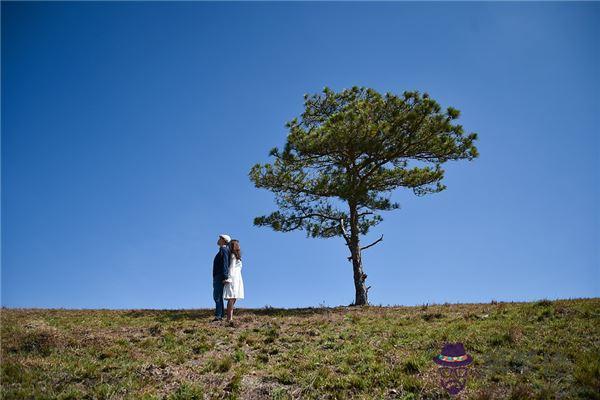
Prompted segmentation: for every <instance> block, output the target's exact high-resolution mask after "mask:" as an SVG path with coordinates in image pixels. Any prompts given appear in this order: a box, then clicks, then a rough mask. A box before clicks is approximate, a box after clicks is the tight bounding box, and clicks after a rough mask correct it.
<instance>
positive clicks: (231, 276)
mask: <svg viewBox="0 0 600 400" xmlns="http://www.w3.org/2000/svg"><path fill="white" fill-rule="evenodd" d="M217 246H219V252H218V253H217V255H216V256H215V259H214V261H213V298H214V300H215V318H214V319H213V321H222V320H223V314H224V312H225V310H224V308H225V304H224V302H223V298H225V299H227V322H229V323H230V324H233V305H234V304H235V301H236V300H237V299H243V298H244V281H243V280H242V251H241V249H240V242H239V241H237V240H235V239H233V240H232V239H231V237H230V236H229V235H225V234H222V235H219V240H217Z"/></svg>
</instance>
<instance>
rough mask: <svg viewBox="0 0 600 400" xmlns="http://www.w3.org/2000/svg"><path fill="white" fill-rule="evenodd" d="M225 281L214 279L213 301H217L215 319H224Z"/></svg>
mask: <svg viewBox="0 0 600 400" xmlns="http://www.w3.org/2000/svg"><path fill="white" fill-rule="evenodd" d="M223 279H225V278H218V279H213V299H214V300H215V318H223V316H224V314H225V304H224V303H223Z"/></svg>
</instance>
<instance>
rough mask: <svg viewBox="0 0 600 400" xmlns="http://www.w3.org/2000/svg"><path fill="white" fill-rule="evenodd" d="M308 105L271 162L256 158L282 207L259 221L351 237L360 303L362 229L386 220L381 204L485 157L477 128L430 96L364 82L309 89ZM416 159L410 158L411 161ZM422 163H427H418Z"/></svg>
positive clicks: (429, 186)
mask: <svg viewBox="0 0 600 400" xmlns="http://www.w3.org/2000/svg"><path fill="white" fill-rule="evenodd" d="M304 108H305V110H304V112H303V113H302V114H301V116H300V118H294V119H293V120H291V121H290V122H288V123H286V125H285V126H286V128H288V129H289V133H288V136H287V141H286V143H285V146H284V147H283V149H282V150H279V149H278V148H277V147H275V148H273V149H272V150H271V151H270V153H269V155H270V156H272V157H274V161H273V163H271V164H264V165H261V164H256V165H254V166H253V167H252V169H251V170H250V173H249V176H250V179H251V180H252V182H253V183H254V185H255V186H256V187H257V188H265V189H268V190H270V191H272V192H273V193H274V194H275V199H276V204H277V206H278V210H277V211H274V212H272V213H271V214H269V215H266V216H260V217H256V218H255V219H254V224H255V225H257V226H270V227H271V228H272V229H274V230H275V231H281V232H289V231H293V230H297V229H303V230H305V231H306V233H307V236H309V237H322V238H329V237H334V236H341V237H343V239H344V241H345V243H346V246H348V249H349V251H350V256H349V257H348V260H350V261H351V262H352V267H353V273H354V286H355V301H354V305H365V304H368V290H369V288H370V287H367V286H366V278H367V275H366V274H365V273H364V271H363V265H362V260H361V253H362V251H363V250H365V249H367V248H369V247H372V246H374V245H375V244H377V243H379V242H381V241H382V240H383V236H381V237H380V238H379V239H378V240H376V241H374V242H373V243H371V244H369V245H366V246H364V247H361V236H364V235H366V234H367V233H368V232H369V229H370V228H371V227H373V226H375V225H377V224H378V223H379V222H381V221H382V217H381V216H380V215H379V213H380V212H381V211H389V210H394V209H397V208H399V207H400V205H399V204H398V203H393V202H391V200H390V195H391V193H392V191H393V190H395V189H397V188H399V187H405V188H410V189H412V190H413V192H414V194H415V195H417V196H423V195H426V194H430V193H436V192H440V191H442V190H444V189H445V188H446V186H445V185H444V184H442V183H441V181H442V179H443V177H444V170H443V169H442V168H441V165H442V164H443V163H444V162H446V161H449V160H460V159H467V160H473V159H474V158H476V157H478V152H477V148H476V147H475V146H474V144H473V142H474V141H475V140H476V139H477V133H470V134H468V135H465V134H464V131H463V127H462V126H461V125H459V124H453V120H456V119H457V118H458V117H459V115H460V112H459V110H457V109H455V108H453V107H448V108H447V109H446V110H445V112H440V110H441V107H440V105H439V104H438V103H437V102H436V101H435V100H433V99H431V98H430V97H429V95H428V93H423V94H422V95H421V93H420V92H419V91H416V90H415V91H404V93H403V95H402V96H397V95H394V94H392V93H386V94H385V95H381V94H380V93H378V92H377V91H375V90H373V89H370V88H365V87H356V86H355V87H352V88H351V89H345V90H343V91H341V92H339V93H336V92H334V91H332V90H331V89H329V88H327V87H326V88H324V89H323V91H322V93H317V94H314V95H310V96H309V95H304ZM409 163H411V164H410V165H409ZM414 163H421V164H422V165H420V166H419V165H413V164H414Z"/></svg>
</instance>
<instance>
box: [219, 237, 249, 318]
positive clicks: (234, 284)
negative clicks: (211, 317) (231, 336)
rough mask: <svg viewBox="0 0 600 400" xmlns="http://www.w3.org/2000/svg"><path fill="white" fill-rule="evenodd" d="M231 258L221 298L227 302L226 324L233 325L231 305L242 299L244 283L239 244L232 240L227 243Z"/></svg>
mask: <svg viewBox="0 0 600 400" xmlns="http://www.w3.org/2000/svg"><path fill="white" fill-rule="evenodd" d="M229 249H230V250H231V257H230V261H229V279H228V281H226V282H225V287H224V288H223V297H224V298H225V299H226V300H227V322H229V323H230V324H233V305H234V304H235V301H236V300H237V299H243V298H244V281H243V280H242V250H241V249H240V242H239V241H238V240H236V239H232V240H231V241H230V242H229Z"/></svg>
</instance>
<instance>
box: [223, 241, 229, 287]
mask: <svg viewBox="0 0 600 400" xmlns="http://www.w3.org/2000/svg"><path fill="white" fill-rule="evenodd" d="M222 251H223V276H224V277H225V280H227V279H229V258H230V255H229V249H227V248H224V249H223V250H222Z"/></svg>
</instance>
